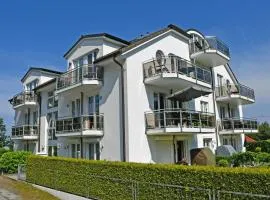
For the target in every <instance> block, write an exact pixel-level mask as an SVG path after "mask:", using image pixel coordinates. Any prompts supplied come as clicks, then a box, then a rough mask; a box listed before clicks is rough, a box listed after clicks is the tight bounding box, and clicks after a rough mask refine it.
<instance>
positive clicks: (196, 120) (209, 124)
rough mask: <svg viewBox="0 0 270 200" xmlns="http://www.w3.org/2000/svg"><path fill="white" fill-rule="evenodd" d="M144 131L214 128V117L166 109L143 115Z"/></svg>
mask: <svg viewBox="0 0 270 200" xmlns="http://www.w3.org/2000/svg"><path fill="white" fill-rule="evenodd" d="M145 119H146V129H147V130H149V129H161V128H174V127H179V128H181V129H182V128H214V127H215V115H214V114H213V113H206V112H199V111H192V110H181V109H166V110H155V111H150V112H146V113H145Z"/></svg>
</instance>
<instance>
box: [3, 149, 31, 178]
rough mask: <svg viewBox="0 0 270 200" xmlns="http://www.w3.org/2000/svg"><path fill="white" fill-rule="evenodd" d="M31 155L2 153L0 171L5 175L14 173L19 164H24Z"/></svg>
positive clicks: (26, 153) (28, 153)
mask: <svg viewBox="0 0 270 200" xmlns="http://www.w3.org/2000/svg"><path fill="white" fill-rule="evenodd" d="M29 155H31V153H30V152H27V151H11V152H6V153H4V154H3V155H2V156H1V158H0V170H1V171H4V172H5V173H9V174H11V173H15V172H17V170H18V165H19V164H25V163H26V158H27V156H29Z"/></svg>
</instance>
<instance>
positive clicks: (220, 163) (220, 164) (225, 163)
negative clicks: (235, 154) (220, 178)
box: [218, 159, 229, 167]
mask: <svg viewBox="0 0 270 200" xmlns="http://www.w3.org/2000/svg"><path fill="white" fill-rule="evenodd" d="M218 166H220V167H228V166H229V162H228V160H225V159H221V160H219V161H218Z"/></svg>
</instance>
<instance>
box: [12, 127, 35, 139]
mask: <svg viewBox="0 0 270 200" xmlns="http://www.w3.org/2000/svg"><path fill="white" fill-rule="evenodd" d="M38 130H39V128H38V125H21V126H13V127H12V132H11V136H12V137H23V136H37V135H38Z"/></svg>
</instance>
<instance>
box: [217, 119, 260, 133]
mask: <svg viewBox="0 0 270 200" xmlns="http://www.w3.org/2000/svg"><path fill="white" fill-rule="evenodd" d="M257 129H258V122H257V120H256V119H248V118H230V119H222V120H220V130H221V131H222V130H224V131H225V130H257Z"/></svg>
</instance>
